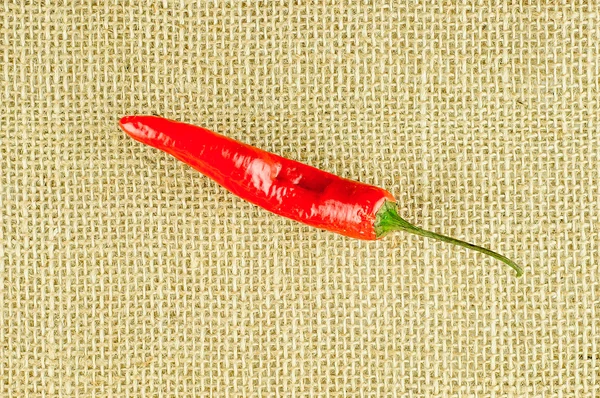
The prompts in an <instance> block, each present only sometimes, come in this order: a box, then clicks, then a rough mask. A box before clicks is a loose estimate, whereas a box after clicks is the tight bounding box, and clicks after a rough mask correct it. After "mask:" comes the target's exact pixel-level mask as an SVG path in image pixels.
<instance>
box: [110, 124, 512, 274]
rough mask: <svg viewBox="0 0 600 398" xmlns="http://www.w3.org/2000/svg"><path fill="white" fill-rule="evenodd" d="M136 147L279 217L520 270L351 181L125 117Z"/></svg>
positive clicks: (190, 129) (202, 133) (188, 130)
mask: <svg viewBox="0 0 600 398" xmlns="http://www.w3.org/2000/svg"><path fill="white" fill-rule="evenodd" d="M120 126H121V128H122V129H123V130H124V131H125V132H126V133H127V134H128V135H129V136H131V137H132V138H133V139H135V140H137V141H139V142H141V143H144V144H147V145H150V146H152V147H155V148H158V149H160V150H162V151H164V152H167V153H169V154H171V155H173V156H174V157H176V158H177V159H179V160H181V161H183V162H185V163H187V164H188V165H190V166H191V167H193V168H194V169H196V170H198V171H199V172H201V173H202V174H204V175H206V176H207V177H210V178H211V179H213V180H214V181H216V182H217V183H218V184H220V185H221V186H223V187H224V188H226V189H227V190H229V191H230V192H232V193H234V194H235V195H237V196H239V197H241V198H243V199H245V200H247V201H249V202H251V203H254V204H256V205H258V206H260V207H262V208H264V209H266V210H268V211H271V212H273V213H275V214H278V215H281V216H284V217H287V218H290V219H292V220H296V221H300V222H302V223H304V224H307V225H311V226H313V227H317V228H321V229H325V230H328V231H331V232H336V233H339V234H342V235H345V236H349V237H351V238H357V239H364V240H375V239H378V238H381V237H383V236H385V235H386V234H387V233H389V232H391V231H406V232H410V233H413V234H416V235H420V236H425V237H428V238H433V239H437V240H440V241H443V242H448V243H452V244H455V245H458V246H462V247H466V248H469V249H471V250H475V251H478V252H481V253H485V254H487V255H489V256H492V257H494V258H496V259H498V260H500V261H502V262H504V263H505V264H507V265H509V266H510V267H512V268H513V269H514V270H515V271H516V272H517V276H520V275H521V274H522V273H523V270H522V269H521V267H519V266H518V265H517V264H515V263H514V262H513V261H512V260H510V259H508V258H507V257H505V256H503V255H501V254H498V253H496V252H494V251H492V250H490V249H486V248H484V247H481V246H477V245H474V244H472V243H468V242H465V241H462V240H458V239H455V238H451V237H449V236H445V235H441V234H438V233H435V232H431V231H427V230H424V229H422V228H419V227H416V226H414V225H412V224H410V223H409V222H407V221H406V220H404V219H403V218H401V217H400V216H399V215H398V213H397V209H396V203H395V202H396V201H395V199H394V196H393V195H392V194H391V193H389V192H388V191H386V190H385V189H382V188H379V187H376V186H373V185H368V184H363V183H361V182H358V181H352V180H348V179H346V178H342V177H338V176H336V175H334V174H331V173H328V172H326V171H323V170H319V169H317V168H315V167H312V166H309V165H306V164H304V163H301V162H298V161H295V160H291V159H286V158H284V157H281V156H279V155H276V154H273V153H270V152H267V151H264V150H262V149H259V148H255V147H253V146H250V145H247V144H244V143H242V142H239V141H236V140H233V139H231V138H228V137H225V136H223V135H220V134H217V133H214V132H212V131H210V130H207V129H205V128H202V127H198V126H193V125H190V124H185V123H180V122H177V121H174V120H169V119H164V118H161V117H157V116H125V117H123V118H122V119H121V120H120Z"/></svg>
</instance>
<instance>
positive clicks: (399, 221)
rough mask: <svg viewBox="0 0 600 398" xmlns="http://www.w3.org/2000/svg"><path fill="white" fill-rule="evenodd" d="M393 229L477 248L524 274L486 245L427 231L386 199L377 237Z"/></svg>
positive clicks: (376, 231)
mask: <svg viewBox="0 0 600 398" xmlns="http://www.w3.org/2000/svg"><path fill="white" fill-rule="evenodd" d="M392 231H406V232H410V233H413V234H416V235H420V236H425V237H427V238H433V239H437V240H439V241H442V242H448V243H452V244H455V245H457V246H462V247H466V248H467V249H471V250H475V251H478V252H480V253H484V254H487V255H488V256H491V257H493V258H495V259H497V260H500V261H502V262H503V263H505V264H506V265H508V266H509V267H511V268H512V269H514V270H515V271H516V273H517V276H521V275H523V269H522V268H521V267H520V266H519V265H517V264H516V263H515V262H514V261H512V260H511V259H509V258H507V257H505V256H503V255H501V254H499V253H496V252H495V251H492V250H490V249H486V248H485V247H481V246H477V245H474V244H472V243H468V242H465V241H463V240H459V239H455V238H451V237H449V236H446V235H441V234H438V233H435V232H431V231H427V230H425V229H422V228H419V227H416V226H414V225H412V224H411V223H409V222H408V221H406V220H404V219H403V218H402V217H400V216H399V215H398V211H397V210H396V204H395V203H393V202H390V201H386V202H385V203H384V204H383V206H382V207H381V209H380V210H379V211H378V212H377V217H376V220H375V233H376V234H377V237H378V238H380V237H382V236H384V235H386V234H387V233H389V232H392Z"/></svg>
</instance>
